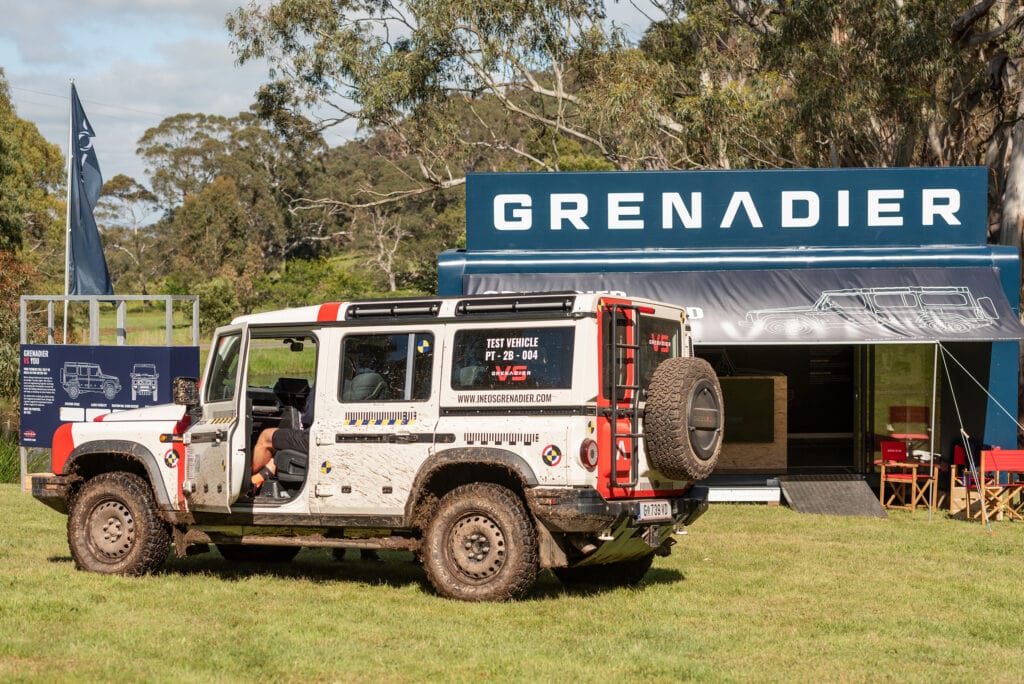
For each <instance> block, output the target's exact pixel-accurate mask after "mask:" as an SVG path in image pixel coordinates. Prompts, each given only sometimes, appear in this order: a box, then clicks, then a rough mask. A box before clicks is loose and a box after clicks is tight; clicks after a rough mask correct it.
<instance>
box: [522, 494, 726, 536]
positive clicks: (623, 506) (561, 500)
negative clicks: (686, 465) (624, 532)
mask: <svg viewBox="0 0 1024 684" xmlns="http://www.w3.org/2000/svg"><path fill="white" fill-rule="evenodd" d="M526 498H527V502H528V503H529V505H530V510H531V511H532V512H533V514H534V515H535V516H537V518H538V519H539V520H540V521H541V522H542V523H544V525H545V526H546V527H547V528H548V529H550V530H552V531H558V532H598V531H600V530H603V529H607V528H609V527H616V526H618V525H619V524H621V523H622V522H623V521H624V520H626V521H628V524H629V526H630V527H641V526H644V525H647V524H649V523H644V522H638V521H637V516H638V515H639V513H640V504H641V503H642V501H641V500H639V499H628V500H622V501H608V500H607V499H605V498H604V497H603V496H601V495H600V494H599V493H598V492H597V490H595V489H592V488H589V487H587V488H581V489H565V488H547V487H537V488H533V489H529V490H527V493H526ZM658 498H659V499H665V500H667V501H668V502H669V504H670V505H671V506H672V522H673V523H674V524H676V525H689V524H690V523H692V522H693V521H694V520H696V519H697V518H699V517H700V516H701V515H703V514H704V512H705V511H706V510H707V509H708V488H707V487H705V486H703V485H695V486H693V487H691V488H690V489H689V490H687V492H686V493H685V494H684V495H682V496H670V497H658ZM657 524H659V525H664V524H666V522H664V521H661V522H658V523H657Z"/></svg>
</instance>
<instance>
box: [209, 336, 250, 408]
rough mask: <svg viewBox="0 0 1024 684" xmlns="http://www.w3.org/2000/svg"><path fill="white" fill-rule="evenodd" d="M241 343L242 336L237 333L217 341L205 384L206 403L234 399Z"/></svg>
mask: <svg viewBox="0 0 1024 684" xmlns="http://www.w3.org/2000/svg"><path fill="white" fill-rule="evenodd" d="M241 342H242V336H241V335H240V334H239V333H233V334H231V335H224V336H223V337H221V338H220V339H218V340H217V348H216V350H215V351H214V356H213V365H212V367H211V368H210V379H209V382H207V383H206V401H208V402H214V401H230V400H232V399H234V398H235V388H236V387H237V386H238V351H239V349H240V348H241Z"/></svg>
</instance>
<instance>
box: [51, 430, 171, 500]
mask: <svg viewBox="0 0 1024 684" xmlns="http://www.w3.org/2000/svg"><path fill="white" fill-rule="evenodd" d="M117 470H120V471H124V472H129V473H134V474H136V475H138V476H139V477H141V478H142V479H143V480H145V481H146V482H148V483H149V487H150V489H152V490H153V498H154V499H156V505H157V508H158V509H170V508H172V505H171V499H170V497H169V496H168V493H167V489H166V487H165V486H164V481H163V478H162V477H161V476H160V468H159V466H158V464H157V461H156V458H155V457H154V456H153V453H152V452H151V451H150V450H149V449H147V448H146V447H144V446H142V445H141V444H139V443H138V442H131V441H128V440H112V439H101V440H96V441H93V442H86V443H85V444H82V445H80V446H77V447H75V449H74V450H73V451H72V452H71V454H70V455H69V456H68V460H67V463H66V464H65V466H64V472H65V473H66V474H68V475H73V476H75V477H76V480H77V482H78V483H79V484H78V485H76V489H77V488H78V486H81V483H82V482H84V481H86V480H89V479H91V478H93V477H96V476H97V475H100V474H101V473H109V472H114V471H117Z"/></svg>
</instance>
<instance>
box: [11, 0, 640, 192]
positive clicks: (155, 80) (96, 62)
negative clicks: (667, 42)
mask: <svg viewBox="0 0 1024 684" xmlns="http://www.w3.org/2000/svg"><path fill="white" fill-rule="evenodd" d="M240 4H242V3H241V2H240V0H0V67H3V68H4V71H5V73H6V77H7V81H8V84H9V85H10V87H11V97H12V99H13V101H14V105H15V107H16V108H17V111H18V115H19V116H21V117H22V118H24V119H28V120H29V121H32V122H33V123H35V124H36V125H37V126H38V127H39V131H40V132H41V133H42V134H43V135H44V136H45V137H46V138H47V139H48V140H50V141H51V142H54V143H56V144H58V145H60V148H61V150H62V151H65V152H66V150H67V137H68V106H69V93H70V80H71V79H72V78H73V79H74V80H75V85H76V87H77V89H78V95H79V97H80V98H81V99H82V103H83V106H84V108H85V112H86V115H87V116H88V117H89V120H90V122H91V123H92V125H93V129H94V130H95V131H96V139H95V140H94V141H93V142H94V145H95V148H96V152H97V155H98V158H99V162H100V169H101V170H102V172H103V177H104V179H108V180H109V179H110V178H113V177H114V176H115V175H117V174H119V173H123V174H127V175H129V176H132V177H133V178H135V179H136V180H139V181H142V182H144V183H147V184H148V182H147V179H146V177H145V173H144V170H143V169H144V167H143V164H142V161H141V160H140V159H139V158H138V157H136V155H135V147H136V143H137V142H138V140H139V138H140V137H141V136H142V134H143V133H144V132H145V131H146V129H148V128H151V127H153V126H156V125H158V124H159V123H160V122H161V121H162V120H163V119H165V118H166V117H169V116H173V115H175V114H179V113H182V112H201V113H204V114H222V115H225V116H233V115H235V114H237V113H238V112H240V111H245V110H247V109H248V108H249V105H250V104H252V102H253V96H254V93H255V91H256V89H257V87H258V86H259V85H260V83H262V82H263V80H264V79H265V78H266V75H267V67H266V65H265V64H249V65H246V66H245V67H237V66H236V65H235V60H234V56H233V55H232V54H231V49H230V47H229V40H230V38H229V35H228V32H227V30H226V29H225V28H224V17H225V16H226V15H227V14H228V13H229V12H230V11H231V10H233V9H234V8H235V7H237V6H239V5H240ZM609 14H610V16H611V17H612V18H614V19H615V20H616V21H617V22H619V23H625V24H626V25H628V26H630V27H631V28H632V29H633V31H636V34H637V35H638V34H639V30H642V26H643V25H645V24H646V21H644V19H643V16H642V15H641V14H640V13H639V12H637V11H636V10H635V9H634V8H633V7H632V6H631V5H630V4H629V3H628V2H625V3H622V2H620V3H615V4H613V3H611V2H609ZM637 27H640V29H638V28H637ZM633 31H630V33H633ZM343 134H344V133H342V134H339V135H335V136H333V139H329V140H328V142H330V143H332V144H337V143H339V142H341V141H342V140H343V138H342V135H343ZM348 134H351V131H349V132H348Z"/></svg>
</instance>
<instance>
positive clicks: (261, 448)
mask: <svg viewBox="0 0 1024 684" xmlns="http://www.w3.org/2000/svg"><path fill="white" fill-rule="evenodd" d="M275 432H277V428H267V429H266V430H264V431H263V432H261V433H260V436H259V437H258V438H257V439H256V446H254V447H253V448H252V480H251V481H252V485H253V487H255V488H257V489H258V488H259V487H261V486H263V482H264V481H265V480H266V479H267V477H266V474H265V473H261V471H262V470H263V469H264V468H266V469H267V470H268V471H269V472H270V473H271V474H273V473H274V472H275V471H276V470H277V467H276V466H275V465H274V433H275Z"/></svg>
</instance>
